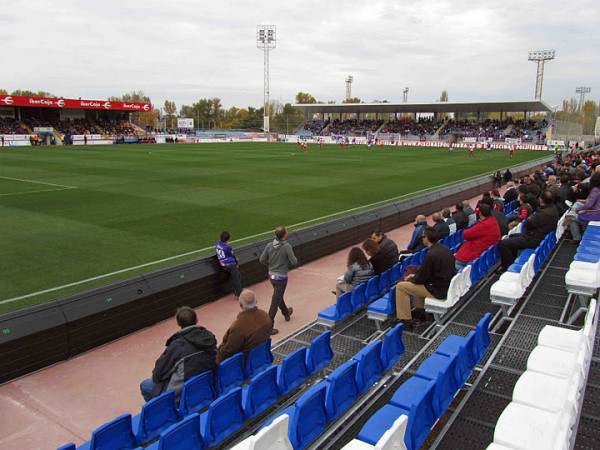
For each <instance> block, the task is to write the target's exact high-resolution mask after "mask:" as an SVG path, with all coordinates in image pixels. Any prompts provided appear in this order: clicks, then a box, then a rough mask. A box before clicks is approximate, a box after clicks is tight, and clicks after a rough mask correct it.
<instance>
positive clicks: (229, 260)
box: [215, 231, 242, 298]
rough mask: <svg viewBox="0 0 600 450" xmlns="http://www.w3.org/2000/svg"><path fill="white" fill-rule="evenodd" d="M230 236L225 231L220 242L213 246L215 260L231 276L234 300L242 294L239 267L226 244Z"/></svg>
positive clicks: (231, 250)
mask: <svg viewBox="0 0 600 450" xmlns="http://www.w3.org/2000/svg"><path fill="white" fill-rule="evenodd" d="M230 238H231V235H230V234H229V233H228V232H227V231H223V232H222V233H221V240H220V241H219V242H217V244H216V245H215V251H216V252H217V259H218V260H219V265H220V266H221V268H222V269H223V270H224V271H225V272H226V273H227V274H228V275H229V276H231V281H232V282H233V294H234V295H235V298H239V297H240V294H241V293H242V275H241V274H240V266H239V265H238V262H237V259H236V258H235V256H234V254H233V249H232V248H231V246H230V245H229V244H227V242H228V241H229V239H230Z"/></svg>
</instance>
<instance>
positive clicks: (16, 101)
mask: <svg viewBox="0 0 600 450" xmlns="http://www.w3.org/2000/svg"><path fill="white" fill-rule="evenodd" d="M0 106H34V107H35V106H37V107H43V108H63V109H64V108H72V109H106V110H112V111H133V112H138V111H139V112H144V111H151V110H152V105H151V104H150V103H131V102H109V101H106V100H71V99H66V98H40V97H19V96H16V95H0Z"/></svg>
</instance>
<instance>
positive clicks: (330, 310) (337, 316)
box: [319, 292, 352, 322]
mask: <svg viewBox="0 0 600 450" xmlns="http://www.w3.org/2000/svg"><path fill="white" fill-rule="evenodd" d="M351 297H352V292H344V293H343V294H342V295H340V296H339V297H338V299H337V301H336V302H335V305H332V306H328V307H327V308H325V309H323V310H321V311H320V312H319V317H321V318H323V319H326V320H331V321H334V322H337V321H339V320H342V319H344V318H345V317H348V316H349V315H350V313H351V312H352V304H351V303H350V298H351Z"/></svg>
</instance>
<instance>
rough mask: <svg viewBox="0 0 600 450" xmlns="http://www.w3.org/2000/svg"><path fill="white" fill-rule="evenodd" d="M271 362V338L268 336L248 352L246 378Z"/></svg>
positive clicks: (263, 368)
mask: <svg viewBox="0 0 600 450" xmlns="http://www.w3.org/2000/svg"><path fill="white" fill-rule="evenodd" d="M271 364H273V353H271V338H269V339H267V341H265V342H263V343H262V344H260V345H259V346H258V347H254V348H253V349H252V350H250V351H249V352H248V359H247V360H246V369H245V374H246V378H252V377H253V376H254V375H256V374H257V373H259V372H262V371H263V370H265V369H266V368H267V367H269V366H270V365H271Z"/></svg>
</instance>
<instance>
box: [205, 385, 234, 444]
mask: <svg viewBox="0 0 600 450" xmlns="http://www.w3.org/2000/svg"><path fill="white" fill-rule="evenodd" d="M243 423H244V411H243V408H242V390H241V389H240V388H235V389H233V390H232V391H230V392H229V393H227V394H225V395H222V396H221V397H219V398H217V399H216V400H215V401H214V402H212V403H211V404H210V406H209V407H208V409H207V410H206V411H205V412H203V413H202V414H200V434H201V435H202V437H203V438H204V444H205V445H206V446H207V447H212V446H213V445H217V444H218V443H219V442H221V441H222V440H223V439H225V438H226V437H228V436H230V435H231V433H233V432H234V431H236V430H238V429H239V428H240V427H241V426H242V424H243Z"/></svg>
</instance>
